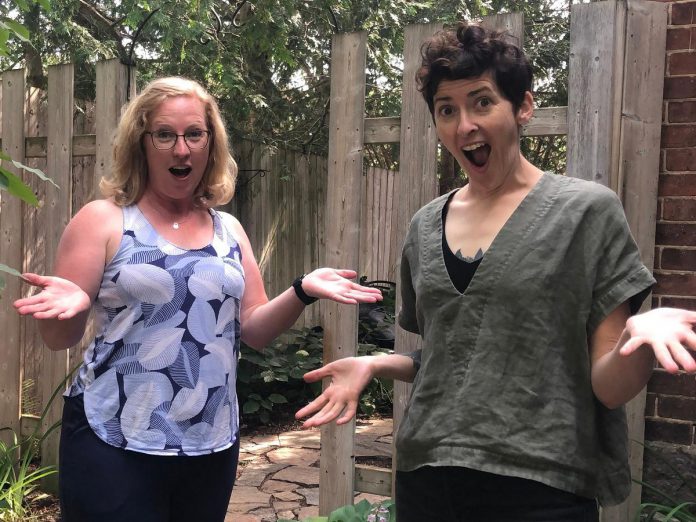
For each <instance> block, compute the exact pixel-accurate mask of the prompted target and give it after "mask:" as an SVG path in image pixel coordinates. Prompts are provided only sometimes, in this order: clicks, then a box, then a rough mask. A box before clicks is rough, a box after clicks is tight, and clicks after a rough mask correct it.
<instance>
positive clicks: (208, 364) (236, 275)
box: [68, 206, 244, 455]
mask: <svg viewBox="0 0 696 522" xmlns="http://www.w3.org/2000/svg"><path fill="white" fill-rule="evenodd" d="M123 214H124V232H123V237H122V240H121V244H120V246H119V249H118V251H117V253H116V255H115V256H114V258H113V259H112V261H111V262H110V263H109V264H108V265H107V267H106V268H105V271H104V276H103V279H102V284H101V287H100V290H99V294H98V296H97V299H96V302H95V319H96V327H97V328H96V332H97V333H96V337H95V339H94V341H93V342H92V344H91V345H90V346H89V348H88V349H87V350H86V351H85V354H84V360H83V364H82V366H81V368H80V371H79V374H78V375H77V377H76V378H75V380H74V382H73V384H72V386H71V388H70V390H69V392H68V394H69V395H70V396H75V395H79V394H80V393H84V404H85V414H86V416H87V419H88V421H89V423H90V426H91V427H92V429H93V431H94V432H95V433H96V434H97V435H98V436H99V437H100V438H101V439H102V440H104V441H105V442H107V443H109V444H112V445H114V446H118V447H122V448H128V449H132V450H136V451H140V452H144V453H150V454H155V455H168V454H173V455H178V454H188V455H199V454H205V453H211V452H214V451H219V450H222V449H225V448H227V447H229V446H230V445H232V444H233V443H234V441H235V437H236V436H237V432H238V429H239V428H238V427H239V413H238V412H239V408H238V405H237V397H236V391H235V383H236V376H237V375H236V374H237V361H238V359H239V342H240V336H241V330H240V324H239V317H240V306H241V299H242V295H243V293H244V271H243V268H242V264H241V250H240V248H239V245H238V244H237V241H236V240H235V238H234V236H233V235H232V233H231V231H230V230H231V228H230V226H229V225H228V224H227V223H226V220H228V218H229V216H228V215H225V214H222V213H218V212H215V211H211V216H212V218H213V226H214V231H215V233H214V236H213V241H212V242H211V244H209V245H207V246H206V247H204V248H201V249H196V250H185V249H181V248H179V247H177V246H175V245H172V244H171V243H169V242H168V241H167V240H165V239H164V238H162V237H161V236H159V234H157V232H156V231H155V230H154V228H153V227H152V226H151V225H150V224H149V223H148V222H147V220H146V219H145V217H144V216H143V214H142V213H141V212H140V210H139V209H138V208H137V207H136V206H130V207H125V208H124V209H123Z"/></svg>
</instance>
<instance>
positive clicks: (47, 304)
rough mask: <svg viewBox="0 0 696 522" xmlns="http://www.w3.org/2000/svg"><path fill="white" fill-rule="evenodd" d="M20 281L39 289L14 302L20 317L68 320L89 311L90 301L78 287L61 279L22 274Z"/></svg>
mask: <svg viewBox="0 0 696 522" xmlns="http://www.w3.org/2000/svg"><path fill="white" fill-rule="evenodd" d="M22 279H24V281H26V282H27V283H29V284H30V285H32V286H37V287H39V288H41V291H40V292H39V293H38V294H34V295H32V296H30V297H26V298H24V299H18V300H17V301H15V302H14V307H15V308H16V309H17V311H18V312H19V313H20V314H22V315H32V316H33V317H34V318H35V319H70V318H72V317H75V316H76V315H77V314H79V313H81V312H85V311H87V310H89V308H90V306H91V304H92V303H91V300H90V298H89V296H88V295H87V293H86V292H85V291H84V290H82V288H80V287H79V286H78V285H76V284H75V283H73V282H72V281H69V280H68V279H63V278H62V277H53V276H41V275H38V274H30V273H27V274H23V275H22Z"/></svg>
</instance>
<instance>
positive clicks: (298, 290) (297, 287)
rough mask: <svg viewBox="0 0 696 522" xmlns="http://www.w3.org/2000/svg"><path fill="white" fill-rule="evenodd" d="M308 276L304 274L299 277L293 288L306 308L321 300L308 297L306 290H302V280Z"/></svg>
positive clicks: (293, 283)
mask: <svg viewBox="0 0 696 522" xmlns="http://www.w3.org/2000/svg"><path fill="white" fill-rule="evenodd" d="M306 275H307V274H302V275H301V276H300V277H298V278H297V279H295V280H294V281H293V282H292V288H293V289H294V290H295V295H297V298H298V299H299V300H300V301H302V302H303V303H304V304H305V306H307V305H311V304H312V303H315V302H316V301H318V300H319V298H318V297H312V296H311V295H307V294H306V293H305V291H304V289H303V288H302V280H303V279H304V276H306Z"/></svg>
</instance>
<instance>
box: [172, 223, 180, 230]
mask: <svg viewBox="0 0 696 522" xmlns="http://www.w3.org/2000/svg"><path fill="white" fill-rule="evenodd" d="M172 228H173V229H174V230H179V223H177V222H176V221H175V222H174V223H172Z"/></svg>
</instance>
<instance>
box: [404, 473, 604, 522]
mask: <svg viewBox="0 0 696 522" xmlns="http://www.w3.org/2000/svg"><path fill="white" fill-rule="evenodd" d="M396 519H397V520H398V521H399V522H425V521H435V520H447V521H457V522H481V521H483V520H485V521H486V522H598V520H599V511H598V508H597V502H596V501H595V500H594V499H589V498H585V497H580V496H577V495H573V494H572V493H567V492H565V491H561V490H559V489H556V488H552V487H550V486H547V485H545V484H542V483H540V482H536V481H533V480H526V479H521V478H516V477H505V476H502V475H495V474H493V473H485V472H483V471H476V470H472V469H467V468H460V467H431V466H425V467H422V468H418V469H416V470H414V471H409V472H403V471H398V472H397V473H396Z"/></svg>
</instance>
